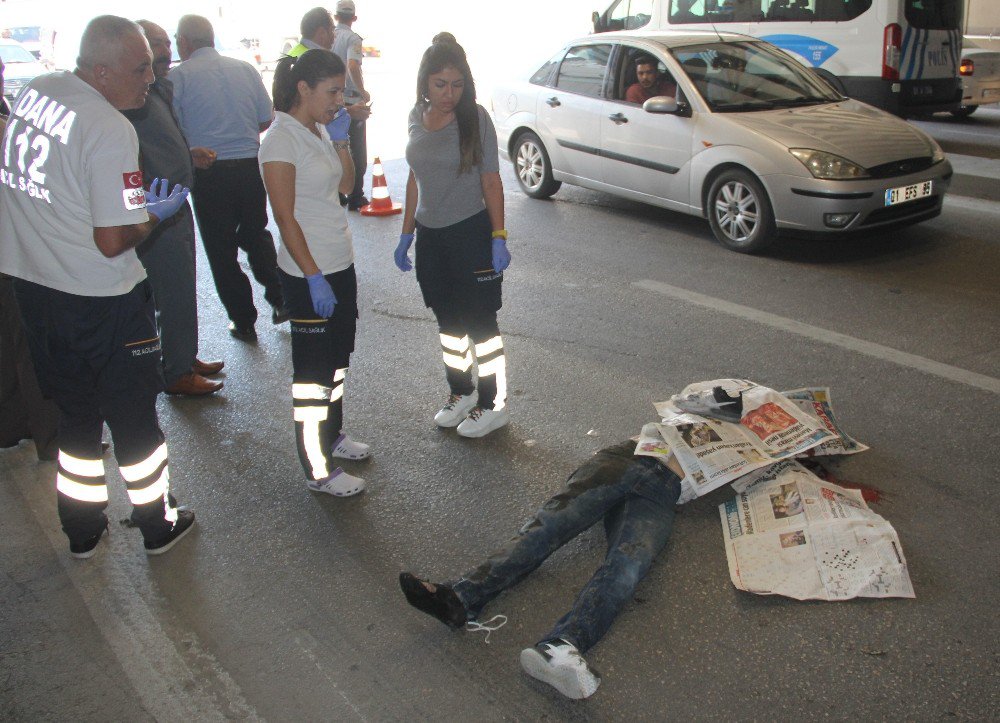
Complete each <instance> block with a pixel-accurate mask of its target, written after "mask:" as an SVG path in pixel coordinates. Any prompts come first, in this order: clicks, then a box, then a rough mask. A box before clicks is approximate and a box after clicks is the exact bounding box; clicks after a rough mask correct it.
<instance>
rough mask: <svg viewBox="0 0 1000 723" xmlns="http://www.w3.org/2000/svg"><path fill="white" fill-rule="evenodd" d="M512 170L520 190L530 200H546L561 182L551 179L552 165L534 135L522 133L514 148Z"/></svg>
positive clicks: (539, 141) (557, 188)
mask: <svg viewBox="0 0 1000 723" xmlns="http://www.w3.org/2000/svg"><path fill="white" fill-rule="evenodd" d="M514 147H515V151H514V170H515V171H516V172H517V182H518V185H520V186H521V190H522V191H524V192H525V193H526V194H528V195H529V196H531V197H532V198H548V197H549V196H551V195H552V194H553V193H555V192H556V191H558V190H559V187H560V186H562V181H557V180H555V179H554V178H553V177H552V163H551V162H550V161H549V154H548V153H547V152H546V151H545V146H543V145H542V141H541V140H540V139H539V138H538V136H536V135H535V134H534V133H530V132H526V133H522V134H521V135H520V136H518V138H517V143H516V145H515V146H514Z"/></svg>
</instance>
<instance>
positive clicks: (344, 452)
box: [330, 433, 372, 461]
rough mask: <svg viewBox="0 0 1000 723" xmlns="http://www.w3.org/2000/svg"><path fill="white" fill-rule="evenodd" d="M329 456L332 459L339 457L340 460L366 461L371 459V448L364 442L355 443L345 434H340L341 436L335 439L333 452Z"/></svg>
mask: <svg viewBox="0 0 1000 723" xmlns="http://www.w3.org/2000/svg"><path fill="white" fill-rule="evenodd" d="M330 454H331V455H332V456H334V457H340V458H341V459H353V460H355V461H357V460H359V459H368V458H369V457H371V456H372V448H371V447H369V446H368V445H367V444H365V443H364V442H356V441H355V440H353V439H351V438H350V437H348V436H347V435H346V434H343V433H341V435H340V436H339V437H337V441H335V442H334V443H333V450H332V451H331V452H330Z"/></svg>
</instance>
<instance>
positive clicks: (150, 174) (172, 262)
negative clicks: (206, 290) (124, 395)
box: [123, 20, 223, 396]
mask: <svg viewBox="0 0 1000 723" xmlns="http://www.w3.org/2000/svg"><path fill="white" fill-rule="evenodd" d="M138 24H139V26H140V27H142V30H143V32H144V33H145V34H146V40H147V41H148V42H149V48H150V50H152V52H153V75H154V76H155V78H156V80H155V81H154V82H153V84H152V85H151V86H149V97H148V98H147V99H146V105H144V106H143V107H142V108H138V109H135V110H126V111H123V114H124V115H125V117H126V118H128V119H129V121H131V123H132V126H133V127H134V128H135V132H136V135H138V136H139V153H140V157H141V158H142V170H143V173H144V174H145V177H146V178H148V179H150V180H152V179H154V178H169V179H170V180H171V181H176V182H177V183H180V184H181V185H182V186H185V187H190V186H192V185H193V184H194V171H193V170H192V160H193V162H194V165H196V166H198V167H199V168H208V166H210V165H211V164H212V161H214V160H215V153H214V152H213V151H211V150H210V149H208V148H192V149H191V150H190V152H189V151H188V145H187V140H186V139H185V138H184V134H183V133H181V129H180V126H179V125H178V124H177V119H176V118H175V117H174V113H173V108H172V107H171V101H172V96H173V85H172V84H171V82H170V81H169V80H167V73H168V72H169V70H170V36H168V35H167V33H166V31H165V30H164V29H163V28H161V27H160V26H159V25H157V24H156V23H151V22H149V21H148V20H140V21H138ZM136 253H137V254H138V255H139V260H140V261H141V262H142V265H143V266H144V267H145V269H146V275H147V277H148V278H149V283H150V285H151V286H152V287H153V298H154V299H155V301H156V309H157V312H158V314H157V316H158V321H159V325H160V343H161V344H162V360H163V377H164V380H165V382H166V391H167V394H179V395H185V396H203V395H206V394H211V393H213V392H217V391H218V390H220V389H222V382H214V381H212V380H210V379H207V378H206V377H207V376H211V375H213V374H218V373H219V372H220V371H221V370H222V367H223V362H221V361H214V362H203V361H200V360H199V359H198V358H197V353H198V302H197V295H196V291H195V256H194V254H195V249H194V218H193V216H192V215H191V207H190V206H189V205H188V204H187V203H186V202H185V203H184V205H183V206H182V207H181V210H180V211H178V213H177V214H176V215H175V216H174V217H173V218H172V219H170V221H169V222H168V223H163V224H160V225H159V226H158V227H157V229H156V230H155V231H154V232H153V233H152V234H150V236H149V238H147V239H146V240H145V241H144V242H143V243H142V244H140V245H139V246H138V247H137V248H136Z"/></svg>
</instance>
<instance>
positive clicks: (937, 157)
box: [931, 138, 944, 163]
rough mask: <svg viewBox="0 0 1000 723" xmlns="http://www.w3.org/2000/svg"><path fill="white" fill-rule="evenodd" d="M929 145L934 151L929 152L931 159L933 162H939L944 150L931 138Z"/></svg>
mask: <svg viewBox="0 0 1000 723" xmlns="http://www.w3.org/2000/svg"><path fill="white" fill-rule="evenodd" d="M931 147H932V148H933V149H934V151H933V152H932V153H931V161H933V162H934V163H940V162H941V161H943V160H944V151H942V150H941V146H940V145H939V144H938V142H937V141H936V140H934V139H933V138H931Z"/></svg>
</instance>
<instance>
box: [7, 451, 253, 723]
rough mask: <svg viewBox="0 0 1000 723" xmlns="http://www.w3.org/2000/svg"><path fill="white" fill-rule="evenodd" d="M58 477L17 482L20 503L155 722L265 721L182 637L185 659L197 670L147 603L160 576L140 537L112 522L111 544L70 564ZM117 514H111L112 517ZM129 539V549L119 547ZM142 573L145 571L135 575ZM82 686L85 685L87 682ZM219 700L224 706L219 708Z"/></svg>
mask: <svg viewBox="0 0 1000 723" xmlns="http://www.w3.org/2000/svg"><path fill="white" fill-rule="evenodd" d="M116 471H117V468H116V467H115V466H114V465H113V464H110V465H108V472H109V474H112V475H113V474H115V473H116ZM53 476H54V471H53V470H52V468H51V467H50V466H49V465H41V466H39V467H38V472H37V474H36V475H35V479H34V480H32V479H30V477H31V476H30V475H18V476H17V477H18V487H19V489H20V492H21V496H22V497H23V498H24V500H25V502H26V503H27V504H28V507H29V508H30V509H31V512H32V515H33V516H34V517H35V519H36V520H37V521H38V525H39V527H41V529H42V530H43V531H44V532H45V536H46V537H47V538H48V540H49V544H50V545H52V549H53V550H55V553H56V556H57V557H58V558H59V562H60V564H61V565H62V566H63V569H64V570H65V571H66V576H67V577H68V578H69V580H70V582H72V583H73V587H74V588H76V591H77V593H78V594H79V595H80V598H81V599H82V600H83V602H84V604H85V605H86V607H87V612H88V613H89V614H90V617H91V618H92V619H93V621H94V623H95V625H96V626H97V629H98V630H99V631H100V633H101V637H102V638H104V640H105V641H106V642H107V644H108V646H109V647H110V648H111V650H112V652H113V653H114V655H115V657H116V658H117V659H118V663H119V664H120V665H121V668H122V671H123V672H124V673H125V675H126V677H127V678H128V681H129V683H130V684H131V686H132V689H133V690H134V691H135V694H136V696H137V697H138V698H139V700H140V701H141V702H142V706H143V709H144V710H146V711H147V712H148V713H149V714H150V715H151V716H153V717H154V718H156V719H157V720H174V721H185V720H189V721H199V722H200V721H225V720H229V719H230V718H233V717H236V718H238V719H239V720H248V721H260V720H262V719H261V718H260V717H259V716H258V715H257V713H256V711H255V710H254V708H253V706H251V705H250V704H249V703H247V701H246V700H245V699H244V698H243V695H242V693H241V691H240V689H239V686H238V685H237V684H236V683H235V681H233V680H232V678H231V677H230V676H229V674H228V673H227V672H226V671H225V670H224V669H223V668H222V666H221V665H219V663H218V661H216V660H215V658H214V657H213V656H212V655H211V654H210V653H208V652H207V651H205V650H204V649H203V648H202V647H201V644H200V643H199V641H198V640H197V638H196V637H195V636H194V635H193V634H192V633H190V632H187V633H184V634H182V637H183V642H184V645H185V648H186V654H187V655H188V656H190V657H191V658H192V659H194V660H197V662H198V665H197V670H193V669H192V668H191V666H189V665H188V663H187V662H186V661H185V659H184V657H183V656H181V654H180V653H179V652H178V650H177V647H176V646H175V644H174V643H173V641H172V640H171V638H170V636H169V635H167V633H166V631H165V630H164V629H163V626H162V625H161V623H160V619H159V615H158V613H157V611H156V610H155V609H154V606H153V605H150V604H149V603H148V602H147V600H148V601H154V602H155V601H157V600H158V599H160V598H161V596H160V594H159V593H158V592H157V591H156V589H155V583H154V580H153V579H152V578H153V577H154V576H153V575H151V574H150V572H149V571H148V569H146V568H147V567H148V565H150V564H153V563H151V562H150V561H148V560H146V559H145V558H146V555H145V554H144V553H143V552H142V538H141V536H139V534H138V532H137V531H123V530H122V529H121V527H119V526H118V525H117V524H116V523H115V522H114V521H112V523H111V537H110V539H109V537H108V536H107V535H105V537H104V539H102V540H101V542H100V543H99V547H98V551H97V554H96V555H95V556H94V557H92V558H90V559H89V560H76V559H74V558H72V557H70V555H69V543H68V541H67V540H66V536H65V535H64V534H63V532H62V530H61V529H60V528H59V525H58V516H57V512H56V505H55V495H54V494H52V492H51V490H52V487H53V484H54V480H53V479H52V477H53ZM113 507H114V506H113V505H112V507H109V509H108V512H109V513H110V512H111V511H112V509H113ZM126 536H127V537H128V538H129V539H128V541H127V543H126V541H124V540H122V539H121V538H124V537H126ZM188 544H190V542H188ZM112 548H114V549H112ZM136 553H138V555H140V556H141V557H137V554H136ZM130 563H131V564H130ZM137 566H142V568H143V569H136V567H137ZM81 675H85V674H84V673H81ZM81 682H85V678H84V677H81ZM213 690H214V691H215V692H216V694H217V695H216V696H213V694H212V691H213ZM216 697H217V698H219V699H220V700H221V702H222V703H223V705H219V704H218V703H217V702H216V699H215V698H216Z"/></svg>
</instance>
